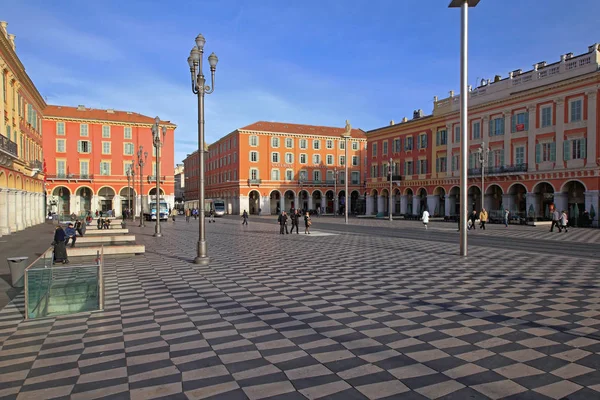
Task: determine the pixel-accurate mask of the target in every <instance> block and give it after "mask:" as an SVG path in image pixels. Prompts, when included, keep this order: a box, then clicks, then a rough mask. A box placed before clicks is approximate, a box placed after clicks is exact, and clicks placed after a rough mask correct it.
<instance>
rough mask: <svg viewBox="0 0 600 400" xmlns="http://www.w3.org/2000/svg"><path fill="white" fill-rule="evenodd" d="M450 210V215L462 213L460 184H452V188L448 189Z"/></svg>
mask: <svg viewBox="0 0 600 400" xmlns="http://www.w3.org/2000/svg"><path fill="white" fill-rule="evenodd" d="M447 196H448V210H446V211H447V214H448V215H449V216H450V217H455V216H458V215H460V187H459V186H450V190H448V194H447Z"/></svg>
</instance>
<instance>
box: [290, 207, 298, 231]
mask: <svg viewBox="0 0 600 400" xmlns="http://www.w3.org/2000/svg"><path fill="white" fill-rule="evenodd" d="M298 218H300V214H299V213H298V210H295V211H294V212H292V213H291V214H290V219H291V220H292V229H290V233H294V226H295V227H296V234H298Z"/></svg>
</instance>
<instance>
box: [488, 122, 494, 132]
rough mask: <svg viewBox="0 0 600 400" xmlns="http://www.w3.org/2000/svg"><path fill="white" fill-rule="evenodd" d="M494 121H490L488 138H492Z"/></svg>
mask: <svg viewBox="0 0 600 400" xmlns="http://www.w3.org/2000/svg"><path fill="white" fill-rule="evenodd" d="M493 122H494V120H493V119H490V130H489V132H488V133H489V136H494V131H493V130H492V128H493V126H494V124H493Z"/></svg>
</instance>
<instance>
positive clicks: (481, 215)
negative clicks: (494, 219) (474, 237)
mask: <svg viewBox="0 0 600 400" xmlns="http://www.w3.org/2000/svg"><path fill="white" fill-rule="evenodd" d="M487 220H488V213H487V211H486V210H485V208H482V209H481V212H480V213H479V229H483V230H484V231H485V223H486V222H487Z"/></svg>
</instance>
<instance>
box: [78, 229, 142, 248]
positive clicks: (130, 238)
mask: <svg viewBox="0 0 600 400" xmlns="http://www.w3.org/2000/svg"><path fill="white" fill-rule="evenodd" d="M87 233H88V232H86V235H85V236H83V237H81V236H77V243H76V246H77V245H80V244H89V243H102V244H106V245H109V244H117V243H127V242H135V235H110V236H98V235H91V236H88V235H87Z"/></svg>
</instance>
